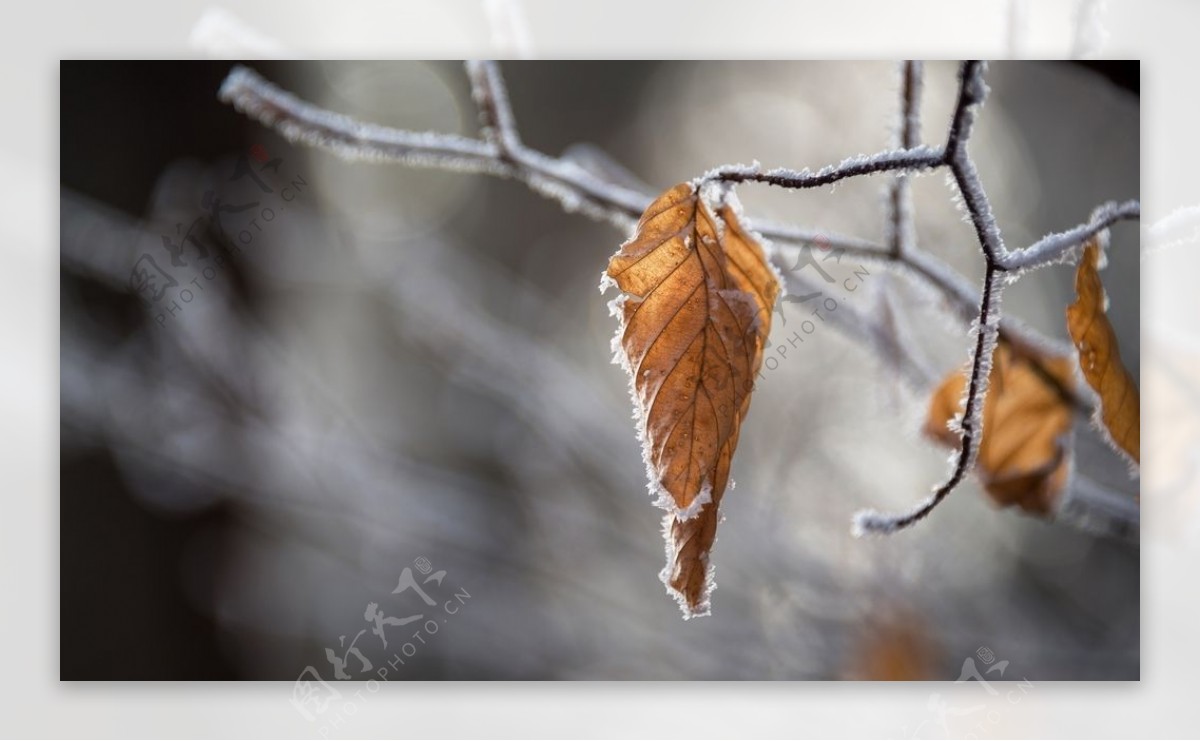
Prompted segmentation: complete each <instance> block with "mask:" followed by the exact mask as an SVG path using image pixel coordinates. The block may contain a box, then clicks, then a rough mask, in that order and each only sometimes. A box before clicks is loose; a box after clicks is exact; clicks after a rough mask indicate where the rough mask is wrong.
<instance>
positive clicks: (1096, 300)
mask: <svg viewBox="0 0 1200 741" xmlns="http://www.w3.org/2000/svg"><path fill="white" fill-rule="evenodd" d="M1100 254H1101V253H1100V245H1099V242H1098V240H1096V239H1092V240H1091V241H1090V242H1088V244H1087V246H1086V247H1084V250H1083V257H1082V258H1080V260H1079V267H1078V268H1077V269H1076V270H1075V294H1076V297H1075V303H1073V304H1071V305H1070V306H1068V307H1067V331H1068V332H1070V333H1071V339H1072V340H1073V341H1074V342H1075V349H1076V350H1078V351H1079V367H1080V369H1081V370H1082V371H1083V377H1084V378H1085V379H1086V380H1087V382H1088V385H1089V386H1091V387H1092V390H1094V391H1095V392H1096V394H1097V395H1099V397H1100V420H1101V421H1102V422H1103V423H1104V429H1105V430H1106V431H1107V432H1108V434H1109V436H1110V441H1111V442H1112V443H1113V444H1114V446H1115V447H1117V448H1118V449H1119V450H1122V451H1124V452H1125V453H1126V454H1127V455H1128V456H1129V457H1130V458H1132V459H1133V461H1134V463H1138V462H1139V461H1140V456H1141V443H1142V433H1141V420H1142V413H1141V397H1140V395H1139V393H1138V388H1137V384H1135V383H1134V382H1133V376H1131V375H1130V374H1129V371H1128V370H1126V369H1125V366H1124V365H1123V364H1122V363H1121V353H1120V349H1119V348H1118V347H1117V335H1116V333H1114V332H1113V328H1112V325H1111V324H1109V322H1108V316H1107V315H1106V314H1105V310H1106V308H1107V306H1106V305H1107V303H1108V301H1107V299H1106V298H1105V296H1104V284H1103V283H1101V282H1100V272H1099V269H1100Z"/></svg>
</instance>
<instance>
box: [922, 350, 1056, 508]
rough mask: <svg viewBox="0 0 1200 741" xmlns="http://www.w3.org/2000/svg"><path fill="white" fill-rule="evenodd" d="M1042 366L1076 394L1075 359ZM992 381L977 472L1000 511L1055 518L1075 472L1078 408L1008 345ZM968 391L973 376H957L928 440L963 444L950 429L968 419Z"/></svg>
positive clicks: (940, 393) (946, 384)
mask: <svg viewBox="0 0 1200 741" xmlns="http://www.w3.org/2000/svg"><path fill="white" fill-rule="evenodd" d="M1040 362H1041V364H1042V367H1043V368H1044V369H1045V371H1046V372H1048V373H1049V374H1050V375H1051V376H1053V377H1054V379H1055V380H1056V381H1057V382H1058V383H1059V384H1061V385H1062V387H1063V388H1065V389H1070V388H1072V386H1073V385H1074V384H1073V381H1072V377H1071V365H1070V360H1069V359H1068V358H1043V359H1041V360H1040ZM990 381H991V383H990V388H991V391H989V392H988V395H987V399H986V400H985V401H984V405H983V437H982V438H981V439H980V441H979V457H978V459H977V460H976V463H975V473H976V475H977V476H978V477H979V479H980V481H981V483H982V484H983V488H984V491H986V492H987V494H988V496H989V497H991V499H992V501H993V502H995V503H996V504H997V505H999V506H1001V507H1008V506H1011V505H1016V506H1017V507H1019V508H1020V509H1022V510H1024V511H1026V512H1029V513H1030V514H1035V515H1039V516H1047V515H1050V514H1051V513H1052V512H1053V511H1054V509H1055V507H1056V505H1057V503H1058V499H1059V496H1060V495H1061V494H1062V491H1063V489H1064V488H1065V487H1066V483H1067V477H1068V473H1069V470H1070V465H1071V460H1070V458H1071V457H1070V455H1069V452H1070V451H1069V445H1068V443H1069V438H1070V433H1071V426H1072V410H1071V405H1070V403H1069V402H1068V401H1067V400H1066V399H1065V398H1063V396H1062V395H1061V394H1060V393H1059V390H1058V389H1056V388H1055V387H1054V385H1053V384H1051V383H1050V382H1048V381H1047V380H1046V378H1045V377H1043V376H1042V375H1041V374H1040V373H1039V372H1038V371H1037V370H1036V369H1035V368H1034V366H1033V365H1032V363H1031V362H1030V361H1029V359H1028V358H1023V357H1019V356H1017V355H1016V353H1014V352H1013V351H1012V349H1011V348H1010V347H1009V346H1008V345H1007V344H1005V343H1003V342H1001V343H1000V344H999V345H998V346H997V347H996V354H995V357H994V362H993V365H992V372H991V378H990ZM965 387H966V377H965V375H964V374H963V373H962V372H959V371H956V372H954V373H951V374H950V375H949V376H947V377H946V379H945V380H944V381H943V382H942V384H941V385H940V386H939V387H938V388H937V390H936V391H934V393H933V396H932V397H931V399H930V403H929V412H928V416H927V417H926V422H925V434H926V435H927V436H928V437H930V438H932V439H933V440H935V441H937V442H939V443H941V444H943V445H945V446H947V447H951V448H953V447H957V446H958V444H959V437H958V435H957V434H955V433H953V432H951V431H950V430H949V428H948V427H947V425H948V423H949V422H950V420H951V419H954V418H957V417H958V416H960V415H961V414H962V406H963V404H962V401H963V398H962V397H963V393H964V390H965Z"/></svg>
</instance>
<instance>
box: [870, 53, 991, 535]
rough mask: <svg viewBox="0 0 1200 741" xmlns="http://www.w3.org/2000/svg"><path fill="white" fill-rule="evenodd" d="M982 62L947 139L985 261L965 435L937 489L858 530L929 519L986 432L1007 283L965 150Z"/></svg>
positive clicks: (978, 99)
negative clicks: (914, 504) (1001, 277)
mask: <svg viewBox="0 0 1200 741" xmlns="http://www.w3.org/2000/svg"><path fill="white" fill-rule="evenodd" d="M983 70H984V66H983V64H982V63H981V62H975V61H969V62H964V63H963V64H962V67H961V68H960V70H959V93H958V102H957V104H956V106H955V110H954V118H953V120H952V122H951V124H950V133H949V135H948V137H947V140H946V150H945V151H946V164H947V165H948V166H949V167H950V172H951V173H952V174H953V176H954V182H955V184H956V185H957V186H958V190H959V192H960V193H961V194H962V197H963V204H964V205H965V206H966V209H967V212H968V213H969V214H970V216H971V223H972V224H974V225H975V233H976V236H977V237H978V238H979V245H980V247H981V248H982V250H983V256H984V261H985V268H984V276H983V289H982V296H981V298H980V301H979V318H978V319H977V321H976V322H975V323H974V324H973V325H972V331H973V332H974V334H975V338H974V339H975V341H974V346H973V348H972V350H971V359H970V367H971V370H970V373H969V374H968V376H967V394H966V400H965V402H964V405H963V414H962V417H961V418H960V419H959V421H958V427H959V429H960V430H961V432H962V440H961V444H960V446H959V451H958V455H957V457H956V459H955V462H954V466H953V468H952V470H951V472H950V476H949V477H948V478H947V479H946V481H945V482H944V483H942V484H941V485H940V486H938V487H937V488H936V489H934V491H933V495H932V496H930V497H929V498H928V499H926V500H925V501H924V502H922V503H921V504H920V505H919V506H917V508H916V509H913V510H912V511H910V512H907V513H905V514H901V515H895V516H893V515H883V514H880V513H878V512H874V511H870V510H868V511H864V512H860V513H858V514H857V515H855V518H854V532H855V533H856V534H864V533H892V532H896V531H897V530H902V529H904V528H906V527H909V526H910V525H913V524H915V523H917V522H920V521H921V520H923V519H925V517H926V516H928V515H929V513H930V512H932V511H933V510H934V508H935V507H937V506H938V505H939V504H941V503H942V501H943V500H945V498H946V497H947V496H949V494H950V492H952V491H954V490H955V489H956V488H958V485H959V484H960V483H962V481H963V479H965V478H966V475H967V473H968V472H969V471H970V470H971V468H972V467H973V466H974V465H975V459H976V457H977V456H978V454H979V443H980V441H981V439H982V437H983V402H984V399H985V398H986V396H987V390H988V383H989V380H990V379H989V377H990V376H991V368H992V353H993V352H994V350H995V349H996V341H997V339H998V338H999V326H998V322H997V321H996V319H997V317H998V313H999V306H1000V295H1001V293H1002V291H1003V284H1002V283H1001V282H1000V281H998V280H997V279H996V277H997V272H998V267H997V259H998V256H1000V255H1002V254H1004V242H1003V240H1002V239H1001V237H1000V229H999V228H998V227H997V226H996V221H995V219H994V218H993V217H992V208H991V204H990V203H989V202H988V199H987V194H986V193H984V190H983V184H982V183H981V182H980V181H979V175H978V173H976V171H975V165H974V163H973V162H972V161H971V157H970V155H969V154H968V153H967V141H968V140H969V139H970V136H971V130H972V127H973V125H974V122H975V114H976V111H977V110H978V108H979V106H980V105H982V104H983V101H984V100H985V99H986V97H987V86H986V85H985V84H984V81H983Z"/></svg>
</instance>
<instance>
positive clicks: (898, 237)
mask: <svg viewBox="0 0 1200 741" xmlns="http://www.w3.org/2000/svg"><path fill="white" fill-rule="evenodd" d="M923 77H924V67H923V65H922V64H921V63H920V62H916V61H907V62H904V63H903V64H902V65H900V128H899V131H898V136H897V142H896V143H897V146H900V147H903V148H904V149H912V148H913V147H916V146H917V144H918V143H919V142H920V141H921V105H920V102H921V84H922V78H923ZM915 238H916V236H915V234H914V232H913V223H912V187H911V185H910V184H909V182H908V175H906V174H903V173H901V174H899V175H897V176H896V177H895V178H893V179H892V182H891V183H890V184H889V185H888V219H887V245H888V252H889V253H890V254H892V255H895V256H899V255H901V254H902V253H904V252H906V251H910V250H911V249H912V248H913V246H914V240H915Z"/></svg>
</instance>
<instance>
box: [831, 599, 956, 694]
mask: <svg viewBox="0 0 1200 741" xmlns="http://www.w3.org/2000/svg"><path fill="white" fill-rule="evenodd" d="M880 614H881V615H882V617H875V618H873V619H871V620H869V621H868V622H867V624H866V625H865V626H863V629H862V636H861V637H860V639H859V640H858V641H857V643H856V645H855V646H854V650H853V654H852V656H851V658H850V660H849V662H848V663H847V666H846V668H845V670H844V671H843V674H842V676H843V678H844V679H849V680H858V681H873V682H919V681H922V680H929V679H935V678H936V676H935V672H936V667H937V660H938V656H937V654H938V651H937V650H936V649H935V648H934V646H933V643H932V642H931V641H930V639H929V637H928V636H927V635H926V633H925V631H924V629H923V626H924V625H925V622H924V621H922V620H921V619H920V618H919V617H918V616H917V615H916V614H915V613H913V612H910V611H907V610H896V609H887V608H884V609H882V610H881V611H880Z"/></svg>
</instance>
